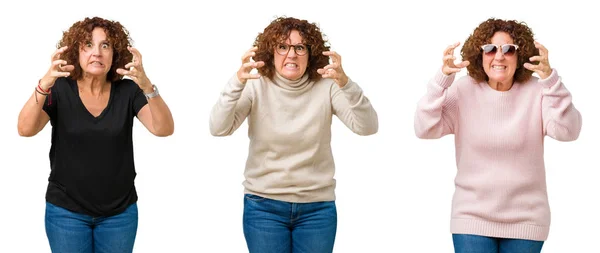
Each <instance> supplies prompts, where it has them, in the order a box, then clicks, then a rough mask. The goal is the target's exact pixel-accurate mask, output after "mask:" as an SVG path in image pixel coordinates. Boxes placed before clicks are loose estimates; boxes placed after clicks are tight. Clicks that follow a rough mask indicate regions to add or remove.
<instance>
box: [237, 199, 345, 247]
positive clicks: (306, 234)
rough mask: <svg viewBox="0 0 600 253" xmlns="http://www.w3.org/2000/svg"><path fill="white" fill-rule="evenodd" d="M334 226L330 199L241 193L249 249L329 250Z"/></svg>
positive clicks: (333, 209) (335, 224)
mask: <svg viewBox="0 0 600 253" xmlns="http://www.w3.org/2000/svg"><path fill="white" fill-rule="evenodd" d="M336 229H337V211H336V208H335V202H334V201H326V202H314V203H290V202H284V201H278V200H272V199H268V198H263V197H259V196H256V195H251V194H246V195H245V196H244V236H245V237H246V244H247V245H248V250H249V251H250V253H330V252H332V251H333V242H334V241H335V233H336Z"/></svg>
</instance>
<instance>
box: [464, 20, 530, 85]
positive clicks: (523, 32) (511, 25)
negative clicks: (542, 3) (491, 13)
mask: <svg viewBox="0 0 600 253" xmlns="http://www.w3.org/2000/svg"><path fill="white" fill-rule="evenodd" d="M496 32H506V33H508V34H509V35H510V37H511V38H512V39H513V41H514V44H515V45H518V46H519V49H518V50H517V54H516V55H517V57H518V58H517V69H516V71H515V75H514V81H515V82H525V81H527V80H529V78H530V77H531V74H533V71H531V70H528V69H526V68H525V67H523V64H524V63H526V62H529V58H530V57H532V56H534V55H538V54H539V50H538V49H537V48H535V44H534V39H533V32H532V31H531V29H530V28H529V27H528V26H527V25H526V24H525V23H524V22H518V21H515V20H501V19H495V18H490V19H488V20H486V21H484V22H483V23H481V24H479V26H478V27H477V28H475V31H473V34H471V35H470V36H469V37H468V38H467V40H466V41H465V44H464V45H463V48H462V49H461V52H460V54H461V56H462V58H463V60H468V61H469V62H470V63H471V64H469V66H467V71H468V74H469V76H471V77H472V78H473V79H475V80H476V81H478V82H483V81H488V76H487V75H486V74H485V71H484V70H483V63H482V61H483V58H482V56H483V55H482V49H481V46H483V45H485V44H488V43H490V42H491V39H492V37H493V36H494V34H495V33H496ZM533 64H537V63H533Z"/></svg>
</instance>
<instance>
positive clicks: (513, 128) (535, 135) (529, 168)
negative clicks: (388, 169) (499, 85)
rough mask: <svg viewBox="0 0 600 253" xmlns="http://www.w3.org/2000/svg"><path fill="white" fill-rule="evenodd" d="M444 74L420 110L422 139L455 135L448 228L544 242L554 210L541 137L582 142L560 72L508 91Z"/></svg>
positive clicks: (578, 120)
mask: <svg viewBox="0 0 600 253" xmlns="http://www.w3.org/2000/svg"><path fill="white" fill-rule="evenodd" d="M454 77H455V74H452V75H449V76H446V75H444V74H443V73H442V72H441V71H438V73H437V74H436V75H435V77H434V78H432V79H431V80H430V82H429V84H428V88H427V93H426V95H425V96H424V97H423V98H422V99H421V100H420V101H419V104H418V106H417V111H416V114H415V122H414V123H415V133H416V135H417V136H418V137H419V138H423V139H436V138H440V137H442V136H444V135H447V134H454V141H455V152H456V166H457V169H458V170H457V174H456V178H455V186H456V189H455V193H454V197H453V200H452V218H451V232H452V233H454V234H474V235H482V236H490V237H500V238H517V239H527V240H537V241H544V240H546V239H547V236H548V232H549V226H550V208H549V205H548V196H547V192H546V177H545V168H544V136H546V135H547V136H550V137H552V138H553V139H556V140H559V141H572V140H575V139H577V137H578V136H579V132H580V130H581V115H580V113H579V111H577V109H575V107H574V106H573V103H572V102H571V94H570V93H569V91H568V90H567V89H566V88H565V86H564V85H563V83H562V81H561V78H560V77H559V75H558V73H557V72H556V70H553V71H552V74H551V75H550V76H549V77H547V78H546V79H543V80H540V79H538V78H536V77H531V78H530V80H529V81H527V82H525V83H514V84H513V86H512V87H511V88H510V90H508V91H504V92H502V91H497V90H494V89H492V88H491V87H490V86H489V85H488V84H487V82H476V81H475V80H474V79H473V78H471V77H469V76H465V77H462V78H460V79H458V80H457V81H456V82H453V81H454Z"/></svg>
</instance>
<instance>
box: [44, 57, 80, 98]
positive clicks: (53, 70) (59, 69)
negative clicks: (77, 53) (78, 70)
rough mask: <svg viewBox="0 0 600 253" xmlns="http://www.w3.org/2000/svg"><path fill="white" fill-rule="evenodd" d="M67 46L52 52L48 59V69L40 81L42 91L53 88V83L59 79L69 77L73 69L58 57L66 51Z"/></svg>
mask: <svg viewBox="0 0 600 253" xmlns="http://www.w3.org/2000/svg"><path fill="white" fill-rule="evenodd" d="M67 48H68V47H67V46H64V47H61V48H59V49H57V50H56V51H54V53H53V54H52V56H51V57H50V61H51V64H50V69H48V72H46V75H44V77H42V79H41V80H40V87H41V88H42V89H44V90H50V88H52V86H54V82H55V81H56V79H57V78H59V77H67V76H69V75H71V71H73V70H74V69H75V66H73V65H67V61H65V60H61V59H60V55H61V54H62V53H64V52H65V51H66V50H67Z"/></svg>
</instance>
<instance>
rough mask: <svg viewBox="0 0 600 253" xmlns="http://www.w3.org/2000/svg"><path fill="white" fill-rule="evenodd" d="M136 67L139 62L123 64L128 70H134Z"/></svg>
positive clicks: (138, 65)
mask: <svg viewBox="0 0 600 253" xmlns="http://www.w3.org/2000/svg"><path fill="white" fill-rule="evenodd" d="M136 67H140V64H139V62H130V63H127V64H125V68H126V69H129V70H132V68H136Z"/></svg>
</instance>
